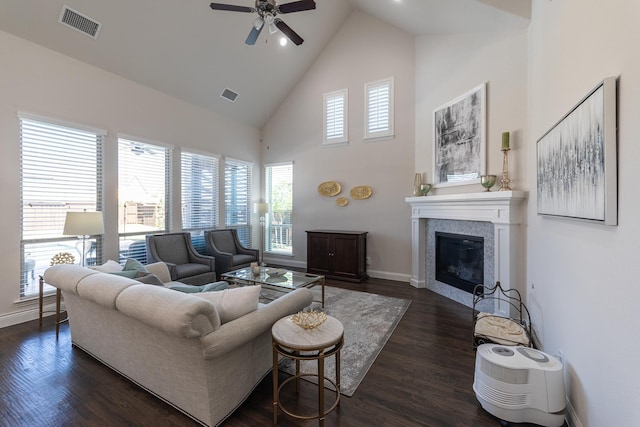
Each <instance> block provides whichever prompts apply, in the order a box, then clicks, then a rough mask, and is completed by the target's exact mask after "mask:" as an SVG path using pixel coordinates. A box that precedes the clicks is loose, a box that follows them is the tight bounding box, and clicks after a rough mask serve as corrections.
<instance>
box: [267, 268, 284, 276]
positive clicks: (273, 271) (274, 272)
mask: <svg viewBox="0 0 640 427" xmlns="http://www.w3.org/2000/svg"><path fill="white" fill-rule="evenodd" d="M266 273H267V275H269V276H271V277H279V276H284V275H285V274H286V273H287V270H285V269H283V268H270V269H268V270H267V271H266Z"/></svg>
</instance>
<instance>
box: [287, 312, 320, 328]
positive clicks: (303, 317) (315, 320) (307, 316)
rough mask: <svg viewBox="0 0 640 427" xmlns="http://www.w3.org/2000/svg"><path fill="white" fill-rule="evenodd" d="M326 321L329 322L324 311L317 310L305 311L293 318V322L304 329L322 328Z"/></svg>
mask: <svg viewBox="0 0 640 427" xmlns="http://www.w3.org/2000/svg"><path fill="white" fill-rule="evenodd" d="M325 320H327V315H326V314H325V313H324V311H316V310H311V311H304V310H303V311H299V312H297V313H296V314H294V315H293V316H291V321H292V322H293V323H295V324H296V325H298V326H300V327H301V328H304V329H313V328H315V327H317V326H320V325H321V324H322V323H323V322H324V321H325Z"/></svg>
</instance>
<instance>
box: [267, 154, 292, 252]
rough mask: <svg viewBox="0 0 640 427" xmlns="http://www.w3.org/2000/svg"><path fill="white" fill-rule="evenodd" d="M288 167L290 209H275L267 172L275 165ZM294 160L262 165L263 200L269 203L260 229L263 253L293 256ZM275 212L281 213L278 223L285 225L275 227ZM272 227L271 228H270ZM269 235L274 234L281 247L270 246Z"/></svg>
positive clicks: (270, 174)
mask: <svg viewBox="0 0 640 427" xmlns="http://www.w3.org/2000/svg"><path fill="white" fill-rule="evenodd" d="M283 166H284V167H288V168H290V169H291V180H290V185H291V192H290V198H291V206H290V207H289V208H290V209H289V210H288V211H286V210H284V211H283V210H279V209H276V206H274V205H275V204H274V202H273V193H272V188H271V187H272V182H271V181H272V177H273V173H272V172H269V171H270V169H272V168H277V167H283ZM293 168H294V162H293V161H288V162H279V163H270V164H266V165H264V177H265V180H264V188H265V202H266V203H268V204H269V213H268V214H267V215H265V227H264V230H261V232H262V233H264V235H263V236H262V239H263V242H264V252H265V253H269V254H274V255H285V256H293V204H294V201H293V195H294V192H293V185H294V182H293V173H294V170H293ZM287 212H288V221H287V218H286V217H287ZM277 214H281V215H282V222H281V223H279V224H280V225H283V226H285V227H277V228H275V227H274V226H275V225H277V224H275V217H276V215H277ZM272 228H273V229H272ZM271 235H273V236H274V239H275V240H276V241H277V240H280V242H281V244H282V245H283V248H280V249H274V248H273V247H272V241H271V239H270V237H271ZM284 241H286V242H287V243H288V244H284V243H282V242H284Z"/></svg>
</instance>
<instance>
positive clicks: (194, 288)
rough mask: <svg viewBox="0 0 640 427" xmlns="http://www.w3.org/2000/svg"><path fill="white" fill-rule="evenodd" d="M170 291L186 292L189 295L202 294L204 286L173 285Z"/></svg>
mask: <svg viewBox="0 0 640 427" xmlns="http://www.w3.org/2000/svg"><path fill="white" fill-rule="evenodd" d="M169 289H171V290H174V291H180V292H186V293H188V294H194V293H199V292H202V286H196V285H186V284H182V285H171V286H169Z"/></svg>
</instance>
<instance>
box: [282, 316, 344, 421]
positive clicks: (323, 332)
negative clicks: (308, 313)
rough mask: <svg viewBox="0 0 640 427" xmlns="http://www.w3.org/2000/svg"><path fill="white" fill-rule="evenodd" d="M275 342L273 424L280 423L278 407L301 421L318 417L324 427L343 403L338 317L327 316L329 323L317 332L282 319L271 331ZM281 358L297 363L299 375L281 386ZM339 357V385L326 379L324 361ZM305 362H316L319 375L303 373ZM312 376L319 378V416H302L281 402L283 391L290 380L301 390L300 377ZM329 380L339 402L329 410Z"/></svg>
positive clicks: (342, 331) (342, 333) (342, 330)
mask: <svg viewBox="0 0 640 427" xmlns="http://www.w3.org/2000/svg"><path fill="white" fill-rule="evenodd" d="M271 336H272V342H273V424H277V423H278V406H280V409H281V410H282V412H284V413H285V414H287V415H289V416H291V417H293V418H296V419H300V420H311V419H315V418H317V419H318V421H319V423H320V426H323V425H324V418H325V416H326V415H327V414H328V413H329V412H331V411H333V410H334V409H335V408H336V407H337V406H338V405H339V404H340V349H342V345H343V343H344V327H343V326H342V323H340V321H339V320H338V319H336V318H335V317H331V316H327V320H325V321H324V322H322V324H321V325H320V326H317V327H315V328H313V329H304V328H301V327H300V326H298V325H296V324H295V323H293V321H292V320H291V316H287V317H285V318H282V319H280V320H278V321H277V322H276V323H275V324H274V325H273V328H271ZM279 355H282V356H284V357H286V358H289V359H292V360H295V362H296V373H295V375H294V376H292V377H291V378H287V379H286V380H285V381H283V382H282V384H280V385H279V386H278V359H279ZM334 355H335V358H336V359H335V360H336V378H335V382H334V381H333V380H331V379H329V378H325V376H324V359H325V358H327V357H330V356H334ZM301 360H316V361H317V362H318V373H317V374H300V361H301ZM306 376H311V377H317V378H318V414H317V415H308V416H307V415H300V414H295V413H293V412H292V411H290V410H288V409H286V407H284V406H283V405H282V402H280V401H279V395H280V390H281V389H282V387H284V386H285V384H287V383H288V382H290V381H295V382H296V392H298V391H299V383H300V382H299V381H300V378H302V377H306ZM325 379H326V380H327V381H328V382H329V383H331V384H332V385H333V386H334V387H335V394H336V397H335V402H334V403H333V405H332V406H331V407H330V408H328V409H327V410H326V411H325V409H324V383H325Z"/></svg>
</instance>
